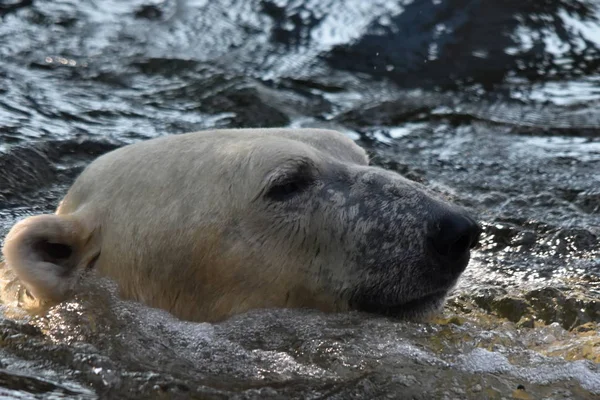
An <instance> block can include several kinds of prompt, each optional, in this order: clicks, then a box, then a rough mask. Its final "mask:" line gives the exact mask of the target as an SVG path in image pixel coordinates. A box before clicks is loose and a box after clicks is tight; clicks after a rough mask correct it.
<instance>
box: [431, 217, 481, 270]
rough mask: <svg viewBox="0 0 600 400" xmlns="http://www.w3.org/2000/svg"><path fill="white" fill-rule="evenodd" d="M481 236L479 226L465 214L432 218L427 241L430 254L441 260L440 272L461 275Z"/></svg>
mask: <svg viewBox="0 0 600 400" xmlns="http://www.w3.org/2000/svg"><path fill="white" fill-rule="evenodd" d="M480 234H481V227H480V226H479V224H478V223H477V222H475V221H474V220H473V219H472V218H471V217H469V216H468V215H466V214H464V213H461V212H452V211H450V212H446V213H444V214H443V215H442V216H436V217H434V218H432V221H430V224H429V228H428V233H427V239H426V240H427V245H428V247H429V250H430V253H431V254H432V255H433V257H436V258H437V259H438V260H439V265H440V269H441V271H440V272H442V273H446V274H448V273H449V274H450V275H452V276H458V275H460V274H461V273H462V272H463V271H464V270H465V268H466V267H467V263H468V261H469V253H470V250H471V249H472V248H474V247H475V246H476V245H477V243H478V241H479V235H480Z"/></svg>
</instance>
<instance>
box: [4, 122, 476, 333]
mask: <svg viewBox="0 0 600 400" xmlns="http://www.w3.org/2000/svg"><path fill="white" fill-rule="evenodd" d="M479 233H480V227H479V225H478V224H477V223H476V221H475V220H474V219H473V218H472V217H471V216H469V215H468V214H467V213H466V212H465V210H463V209H461V208H459V207H457V206H455V205H452V204H449V203H447V202H446V201H444V200H442V199H441V198H439V197H438V196H436V195H435V194H434V193H433V192H431V191H430V190H428V189H427V188H426V187H424V186H423V185H421V184H419V183H416V182H413V181H409V180H407V179H405V178H403V177H402V176H400V175H398V174H397V173H394V172H391V171H388V170H384V169H381V168H378V167H374V166H370V165H369V162H368V157H367V155H366V153H365V151H364V150H363V149H362V148H361V147H359V146H358V145H357V144H355V143H354V142H353V141H352V140H351V139H350V138H348V137H347V136H346V135H344V134H342V133H340V132H337V131H333V130H324V129H290V128H286V129H275V128H270V129H233V130H212V131H201V132H194V133H187V134H179V135H170V136H164V137H160V138H155V139H151V140H147V141H143V142H139V143H135V144H131V145H127V146H124V147H121V148H119V149H117V150H114V151H112V152H109V153H107V154H104V155H103V156H101V157H99V158H97V159H96V160H95V161H93V162H92V163H91V164H90V165H89V166H88V167H87V168H86V169H85V170H84V171H83V172H82V173H81V174H80V176H79V177H78V178H77V179H76V180H75V182H74V184H73V185H72V187H71V188H70V189H69V191H68V193H67V194H66V196H65V197H64V199H63V200H62V202H61V203H60V205H59V207H58V208H57V210H56V213H55V214H48V215H38V216H32V217H28V218H26V219H24V220H22V221H20V222H18V223H17V224H16V225H15V226H14V227H13V228H12V229H11V230H10V232H9V233H8V235H7V237H6V239H5V243H4V247H3V254H4V259H5V266H4V270H5V271H4V272H5V273H8V274H9V275H10V276H13V277H14V280H13V283H14V282H18V284H19V285H22V287H23V288H24V289H26V293H27V298H28V299H30V303H31V304H33V303H35V304H38V305H39V304H55V303H58V302H61V301H64V300H66V299H68V298H69V297H70V296H72V295H73V294H74V293H76V291H77V287H78V283H80V281H81V279H84V278H86V277H89V276H102V277H108V278H110V279H111V280H113V281H114V282H116V284H117V286H118V289H119V293H120V295H121V296H122V297H123V298H125V299H129V300H136V301H139V302H142V303H145V304H146V305H148V306H151V307H157V308H161V309H164V310H167V311H169V312H170V313H172V314H173V315H175V316H176V317H179V318H181V319H184V320H190V321H219V320H223V319H225V318H228V317H230V316H232V315H235V314H238V313H242V312H245V311H247V310H250V309H254V308H281V307H290V308H292V307H294V308H313V309H318V310H322V311H325V312H334V311H345V310H362V311H367V312H374V313H381V314H387V315H394V316H398V317H400V318H419V317H423V316H426V315H428V314H430V313H431V312H435V311H436V310H438V309H439V308H440V306H441V305H442V304H443V302H444V299H445V296H446V294H447V292H448V291H449V290H450V289H451V288H452V287H453V286H454V284H455V283H456V281H457V279H458V278H459V276H460V274H461V273H462V272H463V270H464V269H465V268H466V266H467V264H468V261H469V257H470V249H471V248H472V247H473V246H474V245H475V243H476V242H477V240H478V236H479Z"/></svg>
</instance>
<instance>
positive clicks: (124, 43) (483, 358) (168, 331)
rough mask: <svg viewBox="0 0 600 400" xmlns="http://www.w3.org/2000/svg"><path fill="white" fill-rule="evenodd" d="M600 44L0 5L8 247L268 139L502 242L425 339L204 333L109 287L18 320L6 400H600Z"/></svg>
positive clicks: (298, 327) (581, 24) (419, 328)
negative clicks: (376, 173) (93, 174)
mask: <svg viewBox="0 0 600 400" xmlns="http://www.w3.org/2000/svg"><path fill="white" fill-rule="evenodd" d="M599 26H600V5H598V4H597V2H595V1H592V0H588V1H586V0H557V1H552V2H551V1H543V2H542V1H533V0H530V1H528V0H525V1H523V0H522V1H500V0H494V1H483V0H425V1H408V0H398V1H396V0H395V1H389V0H374V1H369V2H367V1H360V0H347V1H342V0H320V1H316V0H315V1H312V0H309V1H300V0H277V1H275V0H235V1H234V0H225V1H219V2H210V1H203V0H188V1H183V0H182V1H173V0H165V1H156V0H132V1H128V2H122V1H116V0H95V1H75V0H54V1H49V0H46V1H42V0H37V1H18V0H14V1H11V0H8V1H0V171H1V173H0V237H4V234H5V233H6V232H7V230H8V229H9V228H10V226H12V224H13V223H14V222H15V221H16V220H18V219H19V218H22V217H24V216H27V215H31V214H36V213H40V212H51V211H52V210H53V209H54V208H55V206H56V204H57V203H58V201H59V199H60V198H61V196H62V195H64V193H65V191H66V189H67V187H68V185H69V184H70V183H71V182H72V181H73V179H74V178H75V177H76V176H77V174H78V173H79V172H80V171H81V170H82V169H83V168H84V167H85V166H86V165H87V164H88V163H89V162H90V161H91V160H93V159H94V158H96V157H97V156H99V155H101V154H103V153H105V152H107V151H110V150H112V149H114V148H117V147H119V146H122V145H124V144H127V143H132V142H136V141H139V140H143V139H147V138H152V137H156V136H160V135H165V134H178V133H182V132H187V131H192V130H199V129H205V128H212V127H256V126H295V127H298V126H319V127H332V128H336V129H340V130H342V131H344V132H346V133H347V134H348V135H350V136H351V137H353V138H354V139H356V140H357V141H358V142H359V143H360V144H361V145H363V146H365V147H366V148H367V149H368V150H369V152H370V153H371V156H372V160H373V163H374V164H378V165H382V166H384V167H385V168H389V169H393V170H396V171H398V172H400V173H401V174H403V175H405V176H406V177H408V178H410V179H414V180H418V181H421V182H425V183H426V184H427V185H429V186H430V187H432V188H433V189H434V190H437V191H439V192H441V193H443V194H444V195H446V196H447V197H449V198H451V199H452V200H454V201H456V202H458V203H460V204H462V205H464V206H466V207H468V208H469V209H471V210H472V211H474V212H476V213H477V214H478V215H480V217H481V220H482V222H483V225H484V230H485V232H484V236H483V238H482V241H481V244H480V246H479V247H478V248H477V249H476V251H475V255H474V257H473V262H472V263H471V265H470V267H469V268H468V269H467V271H466V273H465V275H464V277H463V279H462V281H461V283H460V284H459V286H458V287H457V289H456V290H455V292H454V293H453V295H452V296H451V298H450V299H449V301H448V305H447V307H446V309H445V312H444V314H443V315H441V316H440V317H439V318H437V319H436V320H435V321H431V322H430V323H426V324H425V323H423V324H414V323H405V322H399V321H394V320H392V319H388V318H380V317H376V316H372V315H364V314H358V313H344V314H337V315H326V314H321V313H318V312H314V311H299V310H262V311H260V310H257V311H254V312H251V313H249V314H247V315H242V316H238V317H235V318H232V319H231V320H228V321H225V322H223V323H220V324H191V323H185V322H181V321H177V320H175V319H173V318H171V317H170V316H168V315H167V314H165V313H162V312H160V311H158V310H149V309H147V308H144V307H142V306H141V305H139V304H133V303H128V302H123V301H120V300H119V299H118V298H117V297H116V296H115V294H114V289H113V288H112V286H111V285H110V284H108V283H106V284H105V285H100V286H99V287H91V288H89V290H87V291H84V292H83V293H82V294H81V295H80V296H79V297H78V298H76V299H75V300H73V301H71V302H67V303H65V304H61V305H60V306H57V307H55V308H53V309H51V310H49V311H48V313H47V314H46V315H42V316H38V317H30V316H24V315H20V314H18V313H17V314H15V313H16V311H15V310H13V309H12V308H9V307H5V308H4V316H3V318H1V319H0V325H1V329H0V395H2V396H9V397H12V398H22V399H33V398H39V397H40V396H42V395H44V396H46V397H49V398H97V397H102V398H105V397H110V398H112V397H118V398H140V397H143V398H277V397H282V396H283V397H286V398H287V397H295V398H340V399H347V398H382V397H385V396H388V397H391V398H417V399H418V398H422V399H429V398H461V399H462V398H472V399H481V398H498V399H500V398H520V399H534V398H548V399H559V398H561V399H562V398H582V399H591V398H597V396H598V395H600V371H599V368H598V363H599V362H600V336H599V334H598V321H600V305H599V304H600V303H599V301H600V246H599V244H598V243H599V240H598V238H599V236H600V174H598V171H600V120H599V116H598V112H597V110H598V106H599V105H600V89H599V88H600V86H599V85H600V74H598V67H599V65H598V64H599V60H600V54H599V52H600V28H598V27H599Z"/></svg>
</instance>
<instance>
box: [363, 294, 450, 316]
mask: <svg viewBox="0 0 600 400" xmlns="http://www.w3.org/2000/svg"><path fill="white" fill-rule="evenodd" d="M447 295H448V289H441V290H439V291H435V292H432V293H429V294H427V295H424V296H421V297H418V298H415V299H412V300H409V301H406V302H402V303H398V304H381V303H378V302H376V301H369V300H366V299H355V301H354V302H353V303H354V304H353V308H355V309H356V310H358V311H364V312H368V313H371V314H377V315H383V316H387V317H393V318H398V319H402V320H407V321H424V320H426V319H428V318H430V317H432V316H433V315H434V314H437V313H439V312H440V311H441V309H442V308H443V306H444V302H445V300H446V296H447Z"/></svg>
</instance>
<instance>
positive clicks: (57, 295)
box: [2, 214, 100, 302]
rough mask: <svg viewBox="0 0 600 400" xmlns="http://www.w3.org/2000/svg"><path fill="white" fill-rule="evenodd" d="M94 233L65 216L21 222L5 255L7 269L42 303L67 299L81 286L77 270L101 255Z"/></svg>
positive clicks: (9, 236)
mask: <svg viewBox="0 0 600 400" xmlns="http://www.w3.org/2000/svg"><path fill="white" fill-rule="evenodd" d="M91 235H92V232H86V230H85V229H84V228H83V225H82V224H80V223H78V221H77V220H76V219H75V218H73V217H71V216H68V215H67V216H65V215H55V214H48V215H39V216H35V217H29V218H27V219H25V220H23V221H21V222H19V223H17V224H16V225H15V226H14V227H13V228H12V229H11V230H10V232H9V233H8V235H7V236H6V240H5V243H4V247H3V249H2V252H3V254H4V258H5V264H6V267H7V268H9V269H10V270H12V271H13V272H14V274H15V275H16V277H17V278H18V279H19V281H20V283H22V284H23V285H24V286H25V287H26V288H27V290H28V291H29V293H30V294H31V295H32V296H33V297H34V298H36V299H37V300H39V301H42V302H60V301H63V300H65V299H66V298H67V297H68V296H69V295H70V294H71V291H72V289H73V287H74V285H75V284H76V283H77V279H78V275H79V274H78V273H77V270H78V269H80V268H79V267H80V266H81V265H82V264H87V263H89V262H92V260H94V259H96V258H97V257H98V255H99V250H100V249H99V247H98V248H95V246H96V243H95V242H96V241H94V240H90V238H91Z"/></svg>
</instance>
